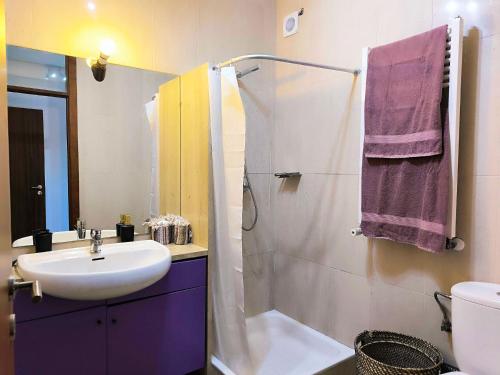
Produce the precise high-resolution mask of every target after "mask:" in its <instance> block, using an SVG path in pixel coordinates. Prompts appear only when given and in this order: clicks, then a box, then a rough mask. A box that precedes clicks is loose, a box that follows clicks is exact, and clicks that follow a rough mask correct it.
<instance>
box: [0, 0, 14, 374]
mask: <svg viewBox="0 0 500 375" xmlns="http://www.w3.org/2000/svg"><path fill="white" fill-rule="evenodd" d="M8 136H9V134H8V126H7V63H6V56H5V2H4V0H0V374H2V375H12V374H13V373H14V368H13V362H14V361H13V358H14V355H13V345H12V341H11V337H10V334H9V314H10V313H11V311H12V303H11V302H10V301H9V298H8V294H7V278H8V276H9V274H10V272H11V262H12V248H11V245H10V244H11V237H10V194H9V138H8Z"/></svg>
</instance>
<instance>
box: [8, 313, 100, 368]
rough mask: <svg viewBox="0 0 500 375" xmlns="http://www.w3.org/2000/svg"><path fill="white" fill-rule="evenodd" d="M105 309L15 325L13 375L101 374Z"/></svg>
mask: <svg viewBox="0 0 500 375" xmlns="http://www.w3.org/2000/svg"><path fill="white" fill-rule="evenodd" d="M105 323H106V308H105V307H97V308H93V309H89V310H84V311H79V312H73V313H69V314H63V315H58V316H53V317H50V318H43V319H37V320H31V321H27V322H23V323H19V324H18V325H17V334H16V341H15V352H14V355H15V366H16V375H68V374H71V375H89V374H92V375H104V374H105V370H106V345H105V344H106V328H105Z"/></svg>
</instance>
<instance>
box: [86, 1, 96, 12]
mask: <svg viewBox="0 0 500 375" xmlns="http://www.w3.org/2000/svg"><path fill="white" fill-rule="evenodd" d="M87 9H88V10H90V11H91V12H94V11H95V9H96V6H95V3H94V2H93V1H89V2H88V3H87Z"/></svg>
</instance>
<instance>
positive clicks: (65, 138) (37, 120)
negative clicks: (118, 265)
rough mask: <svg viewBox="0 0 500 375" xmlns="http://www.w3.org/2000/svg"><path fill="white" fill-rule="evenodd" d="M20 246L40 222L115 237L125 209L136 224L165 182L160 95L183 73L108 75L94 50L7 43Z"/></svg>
mask: <svg viewBox="0 0 500 375" xmlns="http://www.w3.org/2000/svg"><path fill="white" fill-rule="evenodd" d="M7 73H8V106H9V112H8V114H9V150H10V151H9V154H10V185H11V226H12V230H11V232H12V241H13V246H14V247H17V246H29V245H32V243H33V239H32V236H31V235H32V233H33V230H37V229H48V230H50V231H51V232H53V240H52V241H53V242H67V241H75V240H77V239H78V236H77V233H76V231H75V225H76V222H77V220H78V219H81V220H84V221H85V225H86V228H87V238H88V235H89V233H88V230H89V229H90V228H100V229H102V230H103V234H104V236H106V237H111V236H115V235H116V232H115V230H114V229H115V224H116V223H117V222H119V218H120V214H128V215H130V217H131V223H132V224H134V225H135V231H136V233H144V229H143V226H142V223H143V222H144V220H145V219H146V218H148V217H150V215H151V213H152V212H151V209H152V207H153V205H152V200H157V199H159V198H158V196H157V194H158V193H157V192H155V186H157V183H158V182H157V181H156V180H157V173H156V172H155V170H156V169H157V168H158V166H157V162H158V150H157V147H156V145H157V142H158V129H157V124H155V119H154V116H156V115H155V114H154V112H155V111H154V110H153V108H154V106H152V105H151V103H153V102H154V97H155V95H156V94H157V93H158V88H159V86H160V85H161V84H163V83H165V82H167V81H169V80H171V79H173V78H175V75H172V74H168V73H161V72H153V71H146V70H141V69H135V68H130V67H124V66H118V65H113V64H108V65H107V68H106V76H105V79H104V80H103V81H102V82H98V81H96V80H95V79H94V76H93V75H92V72H91V69H90V67H89V66H88V64H87V62H86V60H85V59H81V58H75V57H71V56H63V55H59V54H54V53H49V52H45V51H37V50H32V49H26V48H20V47H16V46H8V47H7Z"/></svg>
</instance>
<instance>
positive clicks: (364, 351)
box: [354, 331, 443, 375]
mask: <svg viewBox="0 0 500 375" xmlns="http://www.w3.org/2000/svg"><path fill="white" fill-rule="evenodd" d="M354 349H355V351H356V372H357V374H359V375H438V374H440V368H441V365H442V363H443V356H442V355H441V353H440V352H439V350H437V349H436V348H435V347H434V346H433V345H431V344H429V343H428V342H427V341H424V340H421V339H418V338H416V337H411V336H406V335H402V334H399V333H393V332H384V331H364V332H363V333H361V334H359V335H358V337H356V340H355V342H354Z"/></svg>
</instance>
